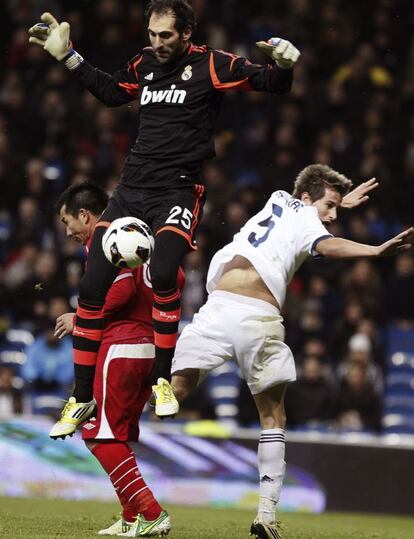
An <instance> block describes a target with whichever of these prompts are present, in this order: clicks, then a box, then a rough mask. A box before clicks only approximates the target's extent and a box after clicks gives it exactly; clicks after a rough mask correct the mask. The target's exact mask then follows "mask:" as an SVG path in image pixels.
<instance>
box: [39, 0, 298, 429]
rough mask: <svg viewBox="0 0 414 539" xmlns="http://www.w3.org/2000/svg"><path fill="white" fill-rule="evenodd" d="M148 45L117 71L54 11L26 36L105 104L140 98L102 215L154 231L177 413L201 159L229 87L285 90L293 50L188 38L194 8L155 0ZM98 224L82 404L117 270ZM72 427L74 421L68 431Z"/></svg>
mask: <svg viewBox="0 0 414 539" xmlns="http://www.w3.org/2000/svg"><path fill="white" fill-rule="evenodd" d="M146 16H147V21H148V35H149V40H150V47H146V48H144V49H143V50H142V51H141V52H140V53H138V54H137V55H136V56H135V57H134V58H133V59H132V60H130V61H129V62H128V63H127V65H126V66H125V67H124V68H123V69H121V70H120V71H117V72H116V73H115V74H113V75H109V74H108V73H104V72H103V71H100V70H99V69H98V68H95V67H93V66H91V65H90V64H89V63H88V62H87V61H86V60H84V58H83V57H82V56H81V55H80V54H79V53H78V52H77V51H75V50H74V49H73V47H72V43H71V41H70V27H69V24H68V23H67V22H61V23H59V22H58V21H57V20H56V19H55V18H54V17H53V15H51V14H50V13H44V14H43V15H42V16H41V22H40V23H38V24H35V25H34V26H33V27H32V28H30V30H29V35H30V39H29V41H30V42H31V43H35V44H36V45H40V46H41V47H43V48H44V49H45V50H46V51H47V52H48V53H49V54H51V55H52V56H53V57H54V58H56V60H58V61H60V62H62V64H64V65H65V66H66V67H67V69H69V70H70V71H71V72H72V73H73V75H74V77H75V78H76V79H78V80H79V81H80V82H81V84H83V85H84V86H85V88H87V89H88V90H89V91H90V92H91V93H92V94H93V95H94V96H96V97H97V98H98V99H99V100H100V101H102V102H103V103H104V104H105V105H107V106H110V107H115V106H119V105H123V104H125V103H128V102H130V101H132V100H134V99H137V100H138V101H139V103H140V109H139V116H138V118H137V126H138V133H137V138H136V141H135V143H134V145H133V147H132V148H131V150H130V152H129V154H128V155H127V157H126V160H125V166H124V169H123V172H122V175H121V179H120V183H119V185H118V187H117V189H116V190H115V192H114V194H113V195H112V197H111V199H110V201H109V204H108V206H107V209H106V210H105V212H104V213H103V215H102V217H101V219H102V220H103V221H106V222H111V221H113V220H114V219H116V218H118V217H123V216H126V215H132V216H134V217H138V218H140V219H142V220H144V221H145V222H147V223H148V224H149V225H150V226H151V228H152V230H153V233H154V235H155V248H154V253H153V255H152V257H151V263H150V264H151V266H150V270H151V278H152V286H153V297H154V305H153V323H154V338H155V345H156V368H155V373H154V379H155V380H156V381H157V385H154V388H153V389H154V393H155V396H156V413H159V412H160V413H161V414H162V415H163V416H165V415H174V414H175V413H176V412H177V411H178V403H177V401H176V400H175V397H174V395H173V393H172V391H171V388H170V386H169V383H168V381H167V380H166V379H169V377H170V374H169V373H170V365H171V360H172V356H173V353H174V349H175V343H176V339H177V331H178V323H179V319H180V291H179V290H178V288H177V274H178V271H179V268H180V265H181V263H182V261H183V258H184V255H185V254H186V253H187V252H189V251H190V250H192V249H195V248H196V245H195V240H194V234H195V231H196V229H197V226H198V223H199V221H200V219H201V216H202V208H203V204H204V200H205V196H206V193H205V188H204V186H203V182H202V173H201V170H202V165H203V162H204V161H205V160H206V159H209V158H211V157H214V141H213V137H214V128H215V119H216V116H217V113H218V111H219V107H220V103H221V101H222V97H223V94H224V93H225V92H227V91H229V90H240V91H264V92H269V93H273V94H285V93H287V92H289V90H290V88H291V84H292V78H293V70H292V68H293V66H294V64H295V63H296V61H297V60H298V58H299V51H298V50H297V49H296V48H295V47H294V46H293V45H292V44H291V43H289V41H286V40H283V39H280V38H272V39H270V40H269V41H268V42H267V43H265V42H259V43H258V46H259V47H260V48H262V49H263V51H264V52H265V53H266V54H267V55H268V56H269V57H270V59H271V63H270V64H268V65H255V64H252V63H250V62H249V61H248V60H247V59H246V58H241V57H239V56H237V55H235V54H231V53H227V52H223V51H218V50H214V49H211V48H209V47H208V46H206V45H202V46H198V45H194V44H193V43H192V42H191V35H192V32H193V29H194V27H195V20H194V13H193V10H192V8H191V6H190V5H189V4H188V3H187V2H186V1H185V0H152V1H151V2H150V3H149V4H148V8H147V11H146ZM103 230H104V229H103V228H102V227H99V228H97V230H96V233H95V234H94V237H93V241H92V244H91V248H90V252H89V257H88V267H87V270H86V273H85V274H84V276H83V278H82V280H81V283H80V290H79V307H78V310H77V316H76V324H75V328H74V331H73V347H74V362H75V389H74V394H73V396H74V398H75V399H76V401H77V403H78V404H79V406H80V408H82V406H83V405H84V404H85V405H86V406H87V405H88V404H89V401H91V400H92V380H93V376H94V368H95V363H96V354H97V351H98V349H99V344H100V341H101V335H102V307H103V304H104V301H105V296H106V294H107V291H108V289H109V287H110V285H111V283H112V282H113V280H114V277H115V275H116V273H117V272H118V270H117V269H116V268H115V267H113V266H112V265H111V264H110V263H109V262H108V261H107V260H106V258H105V256H104V254H103V252H102V247H101V239H102V233H103ZM75 428H76V426H74V429H75Z"/></svg>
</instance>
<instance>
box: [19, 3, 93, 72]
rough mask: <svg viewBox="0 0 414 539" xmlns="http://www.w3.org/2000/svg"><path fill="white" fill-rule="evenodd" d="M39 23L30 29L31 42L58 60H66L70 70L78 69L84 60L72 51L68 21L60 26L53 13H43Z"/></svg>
mask: <svg viewBox="0 0 414 539" xmlns="http://www.w3.org/2000/svg"><path fill="white" fill-rule="evenodd" d="M40 20H41V21H42V22H39V23H37V24H35V25H34V26H32V27H31V28H29V42H30V43H35V44H36V45H40V46H41V47H43V48H44V50H45V51H47V52H48V53H49V54H50V55H51V56H53V57H54V58H56V60H59V62H60V61H62V60H65V65H66V67H68V68H69V69H76V67H78V66H79V65H80V64H81V63H82V62H83V58H82V56H80V54H78V53H77V52H76V51H74V50H73V49H72V43H71V41H70V37H69V35H70V26H69V23H68V22H66V21H63V22H61V23H60V24H59V23H58V21H57V20H56V19H55V17H54V16H53V15H52V14H51V13H48V12H46V13H43V15H42V16H41V17H40Z"/></svg>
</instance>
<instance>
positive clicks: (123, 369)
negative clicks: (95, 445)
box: [82, 342, 155, 442]
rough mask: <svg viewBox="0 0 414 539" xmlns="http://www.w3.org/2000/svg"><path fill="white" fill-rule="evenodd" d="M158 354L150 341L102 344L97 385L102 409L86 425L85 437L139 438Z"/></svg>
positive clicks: (104, 438) (95, 389)
mask: <svg viewBox="0 0 414 539" xmlns="http://www.w3.org/2000/svg"><path fill="white" fill-rule="evenodd" d="M154 355H155V349H154V345H153V344H151V343H148V342H147V343H142V344H136V343H135V344H132V343H131V344H105V343H103V344H102V345H101V347H100V349H99V353H98V358H97V364H96V372H95V380H94V387H93V393H94V397H95V400H96V404H97V409H98V412H97V416H96V418H92V419H91V420H89V421H88V422H87V423H85V425H84V426H83V427H82V437H83V439H84V440H119V441H122V442H127V441H130V442H136V441H138V436H139V427H138V421H139V418H140V417H141V413H142V410H143V408H144V406H145V403H146V402H147V400H148V399H149V397H150V394H151V371H152V368H153V366H154Z"/></svg>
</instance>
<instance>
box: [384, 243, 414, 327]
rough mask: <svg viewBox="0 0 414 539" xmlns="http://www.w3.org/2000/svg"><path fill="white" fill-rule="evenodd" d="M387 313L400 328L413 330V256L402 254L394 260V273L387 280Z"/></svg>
mask: <svg viewBox="0 0 414 539" xmlns="http://www.w3.org/2000/svg"><path fill="white" fill-rule="evenodd" d="M386 292H387V311H388V315H389V317H390V319H391V320H392V321H394V322H395V323H397V324H398V325H400V326H402V327H409V328H411V329H414V255H413V254H412V253H411V252H407V253H402V254H401V255H399V256H398V258H397V259H396V265H395V273H394V274H393V275H391V277H390V278H389V280H388V283H387V287H386Z"/></svg>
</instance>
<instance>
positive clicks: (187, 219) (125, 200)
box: [100, 184, 206, 249]
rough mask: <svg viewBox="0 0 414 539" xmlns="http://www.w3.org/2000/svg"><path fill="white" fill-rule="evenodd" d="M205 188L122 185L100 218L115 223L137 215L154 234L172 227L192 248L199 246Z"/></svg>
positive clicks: (196, 186) (198, 186)
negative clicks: (199, 227) (198, 228)
mask: <svg viewBox="0 0 414 539" xmlns="http://www.w3.org/2000/svg"><path fill="white" fill-rule="evenodd" d="M205 191H206V190H205V187H204V186H203V185H198V184H196V185H187V186H182V187H179V188H173V189H163V190H157V189H145V188H137V187H130V186H128V185H123V184H119V185H118V187H117V188H116V189H115V191H114V193H113V194H112V196H111V198H110V200H109V203H108V206H107V208H106V210H105V211H104V213H103V214H102V217H101V219H100V220H101V221H108V222H112V221H114V220H115V219H118V218H119V217H127V216H132V217H137V218H138V219H141V220H142V221H145V222H146V223H147V224H148V225H149V226H150V227H151V230H152V232H153V234H154V236H155V235H157V234H159V233H160V232H161V231H163V230H170V231H172V232H175V233H177V234H180V235H181V236H183V237H184V238H185V239H186V240H187V241H188V244H189V246H190V248H191V249H196V243H195V240H194V234H195V231H196V229H197V226H198V224H199V222H200V220H201V216H202V213H203V206H204V202H205V198H206V192H205Z"/></svg>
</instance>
